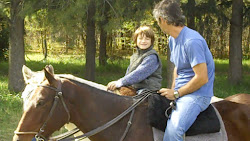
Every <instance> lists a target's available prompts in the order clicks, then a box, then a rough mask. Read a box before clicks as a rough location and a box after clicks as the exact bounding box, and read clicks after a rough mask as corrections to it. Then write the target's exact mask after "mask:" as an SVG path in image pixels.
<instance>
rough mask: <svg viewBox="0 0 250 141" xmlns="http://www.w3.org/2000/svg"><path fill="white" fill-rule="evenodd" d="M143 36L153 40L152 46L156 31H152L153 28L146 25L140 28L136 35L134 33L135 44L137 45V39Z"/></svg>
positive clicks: (152, 41)
mask: <svg viewBox="0 0 250 141" xmlns="http://www.w3.org/2000/svg"><path fill="white" fill-rule="evenodd" d="M142 34H144V35H145V36H146V37H149V38H151V44H152V45H153V44H154V41H155V34H154V31H153V29H152V28H151V27H149V26H145V25H144V26H141V27H139V28H138V29H137V30H136V31H135V33H134V35H133V41H134V42H135V44H136V43H137V37H138V36H139V35H142Z"/></svg>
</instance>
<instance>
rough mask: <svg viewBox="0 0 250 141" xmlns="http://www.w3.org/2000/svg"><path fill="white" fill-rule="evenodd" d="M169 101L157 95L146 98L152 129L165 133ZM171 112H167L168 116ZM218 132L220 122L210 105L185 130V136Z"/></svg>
mask: <svg viewBox="0 0 250 141" xmlns="http://www.w3.org/2000/svg"><path fill="white" fill-rule="evenodd" d="M170 102H171V101H170V100H168V99H166V98H165V97H163V96H161V95H159V94H152V95H151V96H150V97H149V98H148V118H149V123H150V125H151V126H152V127H155V128H157V129H159V130H161V131H163V132H164V131H165V128H166V126H167V120H168V118H167V117H166V116H165V111H166V109H167V108H168V107H169V106H170ZM171 111H172V110H168V114H170V113H171ZM219 131H220V121H219V119H218V117H217V115H216V112H215V110H214V108H213V106H212V105H211V104H210V105H209V106H208V108H207V109H206V110H204V111H203V112H201V113H200V114H199V115H198V117H197V119H196V121H195V122H194V123H193V125H192V126H191V127H190V128H189V129H188V130H187V132H186V136H193V135H198V134H205V133H216V132H219Z"/></svg>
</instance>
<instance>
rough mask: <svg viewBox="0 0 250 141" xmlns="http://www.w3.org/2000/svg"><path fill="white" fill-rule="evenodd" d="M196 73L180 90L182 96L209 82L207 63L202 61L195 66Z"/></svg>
mask: <svg viewBox="0 0 250 141" xmlns="http://www.w3.org/2000/svg"><path fill="white" fill-rule="evenodd" d="M193 71H194V73H195V75H194V77H193V78H192V79H191V80H190V81H189V82H188V83H187V84H186V85H184V86H182V87H181V88H180V89H179V90H178V92H179V94H180V96H184V95H186V94H189V93H192V92H194V91H196V90H198V89H200V88H201V87H202V86H203V85H205V84H206V83H207V82H208V74H207V64H206V63H201V64H198V65H196V66H194V67H193Z"/></svg>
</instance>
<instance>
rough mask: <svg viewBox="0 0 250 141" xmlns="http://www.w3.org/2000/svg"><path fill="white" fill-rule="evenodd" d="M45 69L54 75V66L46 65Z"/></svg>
mask: <svg viewBox="0 0 250 141" xmlns="http://www.w3.org/2000/svg"><path fill="white" fill-rule="evenodd" d="M45 69H46V70H47V71H48V72H50V73H51V74H54V67H53V66H52V65H46V66H45Z"/></svg>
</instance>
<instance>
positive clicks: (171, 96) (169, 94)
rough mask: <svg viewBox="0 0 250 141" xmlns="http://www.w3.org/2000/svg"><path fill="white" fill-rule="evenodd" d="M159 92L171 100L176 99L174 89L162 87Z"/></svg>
mask: <svg viewBox="0 0 250 141" xmlns="http://www.w3.org/2000/svg"><path fill="white" fill-rule="evenodd" d="M158 92H159V93H161V96H165V97H166V98H167V99H169V100H175V97H174V90H173V89H167V88H162V89H160V90H159V91H158Z"/></svg>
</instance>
